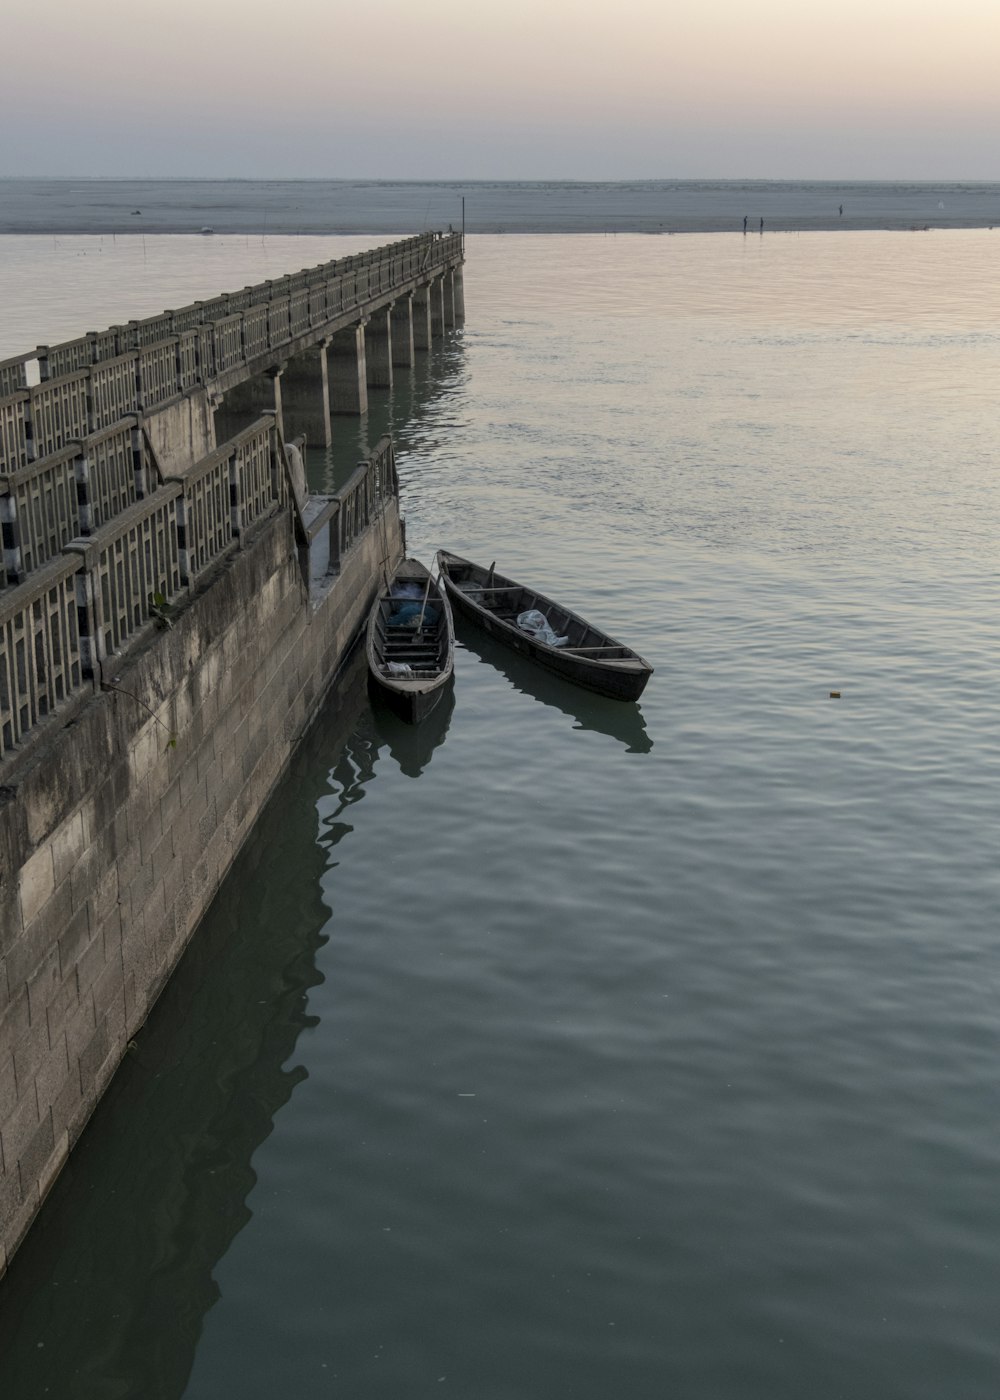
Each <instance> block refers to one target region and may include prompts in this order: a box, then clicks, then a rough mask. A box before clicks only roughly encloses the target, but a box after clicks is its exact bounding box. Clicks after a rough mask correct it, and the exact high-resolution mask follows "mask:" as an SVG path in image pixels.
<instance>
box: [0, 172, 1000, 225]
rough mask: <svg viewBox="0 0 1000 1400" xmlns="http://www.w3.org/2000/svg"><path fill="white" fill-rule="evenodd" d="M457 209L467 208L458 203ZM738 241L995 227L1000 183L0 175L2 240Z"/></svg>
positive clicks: (999, 212)
mask: <svg viewBox="0 0 1000 1400" xmlns="http://www.w3.org/2000/svg"><path fill="white" fill-rule="evenodd" d="M463 201H464V207H463ZM463 215H464V221H465V229H466V231H467V232H468V233H561V234H565V233H590V234H602V233H607V234H612V233H649V234H671V233H721V232H730V233H733V232H735V233H741V232H743V229H744V220H745V221H746V232H747V233H749V234H759V233H760V232H762V231H763V232H765V233H783V232H819V231H824V230H827V231H828V230H833V229H887V230H888V229H917V230H922V229H931V228H990V227H993V226H1000V184H958V183H954V184H928V183H903V182H898V183H885V184H879V183H875V182H859V183H836V182H833V181H771V180H714V181H710V180H634V181H615V182H601V181H594V182H580V181H524V182H522V181H466V182H461V181H442V182H420V181H383V180H367V181H366V180H74V179H59V180H57V179H49V180H34V179H32V180H29V179H0V233H4V234H114V235H119V234H142V233H149V234H154V233H172V234H178V233H193V234H198V233H226V234H233V233H246V234H255V235H256V234H261V235H266V234H269V233H271V234H359V235H365V234H373V235H387V236H389V235H394V234H396V235H398V234H406V233H415V232H420V231H422V230H425V229H446V228H448V227H449V226H451V227H452V228H454V229H459V228H461V227H462V222H463Z"/></svg>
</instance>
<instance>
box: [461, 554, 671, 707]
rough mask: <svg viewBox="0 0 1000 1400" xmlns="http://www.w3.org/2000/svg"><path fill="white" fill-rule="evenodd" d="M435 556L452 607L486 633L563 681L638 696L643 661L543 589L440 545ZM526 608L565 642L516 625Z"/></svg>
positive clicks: (648, 669)
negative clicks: (556, 643) (543, 638)
mask: <svg viewBox="0 0 1000 1400" xmlns="http://www.w3.org/2000/svg"><path fill="white" fill-rule="evenodd" d="M437 560H438V570H439V572H440V575H441V582H442V583H443V584H444V591H445V592H446V593H447V595H448V597H449V598H450V599H451V602H452V603H453V605H454V607H455V609H456V611H457V612H459V613H460V614H461V615H462V616H463V617H467V618H468V619H469V620H470V622H474V623H475V624H476V625H477V626H479V627H482V628H483V630H484V631H486V632H488V633H489V635H490V636H491V637H496V638H497V640H498V641H501V642H504V643H505V644H506V645H507V646H509V647H513V649H514V650H515V651H519V652H521V654H522V655H524V656H529V657H531V659H532V660H533V661H537V662H538V664H539V665H540V666H544V667H545V669H546V670H547V671H551V672H553V674H555V675H557V676H562V677H563V679H564V680H567V681H572V682H573V684H574V685H582V686H584V687H585V688H586V689H587V690H593V691H596V692H597V694H598V695H607V696H609V697H610V698H611V699H613V700H638V698H639V696H640V695H641V694H642V692H643V690H644V689H645V688H646V682H647V681H648V680H649V678H650V676H651V675H652V674H653V668H652V666H650V664H649V662H648V661H644V660H643V658H642V657H641V656H640V655H639V654H638V652H635V651H633V650H632V649H631V647H627V646H625V645H623V643H621V642H616V641H615V639H614V638H613V637H609V636H608V634H607V633H606V632H602V631H601V630H600V628H598V627H595V626H594V625H593V624H592V623H590V622H585V621H584V619H583V618H582V617H578V616H577V614H576V613H574V612H570V611H569V609H568V608H564V607H563V606H562V605H561V604H560V603H554V602H553V601H552V599H551V598H546V596H545V595H544V593H539V592H538V591H537V589H534V588H528V587H526V586H525V585H524V584H520V583H515V582H514V580H513V579H509V578H505V577H504V576H503V575H502V574H498V573H497V572H496V570H495V569H494V567H493V565H492V564H491V565H490V567H489V568H488V569H486V568H483V567H482V565H480V564H473V563H472V562H471V561H470V560H468V559H462V558H461V557H460V556H459V555H457V554H449V553H448V551H447V550H444V549H441V550H439V551H438V556H437ZM529 611H537V612H540V613H541V614H542V615H543V617H544V618H545V620H546V622H547V623H548V625H549V627H550V628H551V629H552V631H553V633H554V634H555V635H556V636H557V637H565V638H566V641H565V643H564V644H563V645H561V646H553V645H551V644H550V643H548V642H544V641H541V640H539V639H537V638H536V637H534V636H533V635H531V634H530V633H529V632H525V631H523V630H522V629H521V628H520V627H518V625H517V618H518V615H519V614H521V613H525V612H529Z"/></svg>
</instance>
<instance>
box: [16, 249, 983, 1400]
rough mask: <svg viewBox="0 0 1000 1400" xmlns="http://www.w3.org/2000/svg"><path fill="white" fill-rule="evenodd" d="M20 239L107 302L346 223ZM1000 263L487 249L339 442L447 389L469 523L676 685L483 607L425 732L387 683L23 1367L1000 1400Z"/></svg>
mask: <svg viewBox="0 0 1000 1400" xmlns="http://www.w3.org/2000/svg"><path fill="white" fill-rule="evenodd" d="M9 242H10V243H11V245H13V244H15V243H16V244H17V245H18V247H19V252H18V257H19V258H20V262H19V266H20V268H21V271H20V273H19V275H18V278H17V279H16V286H13V287H12V295H11V296H10V297H9V298H8V302H9V304H10V305H11V306H12V307H13V310H12V311H11V313H10V314H11V317H12V318H14V320H16V318H17V317H18V316H22V319H24V318H30V315H31V308H32V299H33V298H34V300H35V301H36V302H37V301H38V300H39V299H40V297H41V294H42V293H41V289H42V287H43V285H44V286H46V287H48V289H49V291H48V303H47V305H49V306H50V307H51V308H52V309H53V314H55V312H56V310H57V311H58V315H59V316H61V317H63V319H64V320H69V319H71V318H72V319H73V320H74V324H73V326H72V327H67V328H66V329H64V330H63V332H62V333H63V334H70V333H73V332H74V331H76V330H82V329H86V328H88V326H89V325H90V324H94V325H95V326H96V325H97V324H98V323H100V324H104V323H107V322H110V321H112V320H114V319H116V317H117V316H119V315H120V314H122V312H121V311H119V310H118V309H117V307H116V306H113V305H112V302H113V301H114V299H115V297H118V298H119V300H120V299H121V296H122V292H123V290H127V291H129V292H130V293H131V295H132V297H133V302H134V303H142V304H141V305H136V304H133V307H132V309H131V311H129V312H128V314H131V315H140V314H144V313H146V312H147V311H150V312H151V311H155V310H157V309H159V306H160V305H162V304H164V303H173V304H177V303H180V302H182V301H184V300H186V299H189V298H190V297H191V296H194V295H199V294H201V293H199V292H198V291H196V290H192V288H193V286H194V284H195V283H197V281H198V279H199V277H201V278H203V279H206V278H207V279H208V280H209V281H210V282H211V287H210V288H209V290H215V289H217V288H218V287H221V286H225V285H234V286H235V285H240V284H242V282H244V281H248V280H251V278H253V277H257V276H261V275H275V273H273V272H272V273H263V272H261V271H260V269H259V268H256V269H255V268H254V266H253V265H252V264H253V259H254V257H255V256H256V254H257V253H261V252H266V254H267V257H268V258H269V259H270V262H269V266H274V264H276V263H279V262H282V259H283V260H284V266H283V267H282V268H280V269H278V270H284V268H285V267H296V266H301V265H305V264H308V263H311V262H316V261H319V260H320V258H321V257H324V256H331V255H332V254H331V252H330V251H328V250H329V249H331V248H332V249H333V251H334V252H336V246H335V245H336V244H337V240H329V239H326V240H318V239H296V240H288V241H287V244H286V243H285V241H284V240H279V239H273V240H268V241H267V245H266V247H264V246H263V245H260V244H258V245H257V249H256V253H255V252H254V249H253V246H252V245H250V244H247V243H245V242H244V240H236V242H235V244H233V245H232V248H231V251H232V255H233V263H232V268H231V271H232V275H230V276H223V275H221V274H222V273H223V272H224V271H226V268H225V267H223V266H222V265H220V263H219V261H218V257H219V254H218V249H219V248H220V247H223V246H224V242H225V241H224V240H218V241H216V240H205V241H203V242H201V243H199V242H198V241H197V240H182V239H164V240H152V239H149V240H147V249H146V254H145V257H146V259H147V262H146V263H145V264H143V263H141V262H140V261H139V260H138V257H137V254H136V252H135V250H134V249H133V250H132V251H130V252H128V253H127V254H122V253H121V252H120V251H119V252H114V251H113V252H111V253H109V251H108V248H107V243H105V249H104V251H103V252H100V253H98V252H95V248H96V244H97V240H89V241H88V240H61V242H62V245H63V249H62V251H63V254H64V263H65V265H66V266H69V265H70V264H69V255H68V252H67V249H69V248H70V247H71V246H72V252H73V253H74V255H77V256H78V257H79V258H82V257H83V256H84V254H86V256H87V257H89V258H90V262H89V263H88V264H87V266H88V268H93V267H94V265H95V263H97V264H99V265H100V266H101V267H102V268H103V269H104V271H102V272H101V274H100V277H96V278H95V277H91V278H89V279H88V280H87V285H86V286H81V285H78V283H77V282H74V283H72V284H70V283H67V282H64V283H63V284H62V290H61V291H58V293H57V291H56V289H55V288H54V284H53V268H52V262H51V259H50V257H49V253H48V251H47V249H46V248H43V247H42V244H43V243H45V240H40V241H38V243H37V244H35V245H34V246H33V245H32V243H31V240H27V239H24V240H9ZM51 242H52V240H48V244H51ZM239 247H243V250H244V252H243V254H239V253H238V248H239ZM995 247H996V245H995V238H994V236H993V235H991V234H990V233H988V232H982V233H974V232H969V233H959V232H952V233H935V234H863V233H854V234H849V233H844V234H829V235H809V236H805V235H803V236H801V237H794V236H783V237H775V238H768V237H765V238H763V239H761V238H758V237H751V238H748V239H745V240H744V239H743V238H741V237H732V238H729V237H722V236H714V237H713V236H704V237H702V236H691V237H686V238H661V239H644V238H641V237H619V238H601V237H597V238H589V237H579V238H562V237H557V236H550V237H548V238H538V239H535V238H506V239H492V238H486V237H484V238H475V239H470V242H469V264H468V268H467V277H466V287H467V291H466V297H467V308H468V317H469V319H468V324H467V327H466V329H465V331H464V333H462V334H460V335H456V336H454V337H452V338H451V339H450V340H448V341H447V342H446V343H445V344H443V346H441V347H440V348H438V349H436V350H435V352H434V354H433V356H432V357H431V362H430V364H427V363H424V364H422V365H421V366H420V367H419V368H418V370H417V371H415V372H414V374H413V375H412V376H411V375H404V376H402V377H401V378H400V380H399V382H397V385H396V388H395V390H394V391H393V394H392V395H391V396H389V395H386V394H383V395H377V396H375V397H374V398H373V407H372V411H371V414H370V415H369V418H368V419H367V420H365V421H364V422H363V423H362V424H361V425H360V428H359V427H358V425H357V424H355V423H353V422H351V423H347V424H346V425H338V426H340V428H341V432H340V437H339V440H338V443H337V445H336V448H335V450H334V452H333V453H332V454H329V456H326V457H324V456H323V455H322V454H316V455H314V457H313V459H312V461H311V464H310V469H311V471H312V473H313V476H314V479H315V480H316V481H317V483H324V482H330V481H333V480H336V479H339V478H341V477H342V475H343V473H344V472H345V471H346V470H348V468H349V466H350V464H351V463H352V462H353V461H354V460H355V459H356V458H357V457H358V456H359V455H361V453H362V452H363V450H364V448H365V446H366V443H367V441H369V440H370V441H373V440H374V439H375V438H376V437H377V436H378V435H379V433H381V432H382V431H384V430H385V429H386V428H387V427H391V428H392V430H393V431H394V432H395V433H396V436H397V442H398V451H399V461H400V470H401V475H402V477H403V481H404V493H405V494H404V500H405V507H406V513H407V518H408V536H409V542H410V547H411V549H412V551H413V552H415V553H416V554H417V555H418V556H420V557H422V558H424V559H426V560H429V559H430V557H431V556H432V554H433V551H434V549H435V548H437V547H438V546H439V545H445V546H448V547H450V548H453V549H455V550H457V551H459V552H461V553H467V554H469V555H470V556H472V557H473V558H476V559H479V560H483V561H485V562H489V560H490V559H493V558H495V559H496V560H497V563H498V566H499V567H502V568H503V569H504V571H505V572H508V573H511V574H513V575H514V576H523V577H524V578H525V579H526V580H530V581H534V582H537V583H538V584H539V585H540V586H542V587H543V588H544V589H545V591H546V592H549V593H552V594H554V595H556V596H557V597H560V598H564V599H565V600H566V602H568V603H569V604H570V605H572V606H574V607H576V608H577V609H578V610H579V611H581V612H583V613H584V614H586V615H591V616H592V617H593V618H594V620H595V621H597V622H599V623H601V624H602V625H604V626H606V627H607V628H608V629H609V630H611V631H612V632H614V633H616V634H618V635H620V636H622V637H624V638H625V639H627V640H628V641H629V642H630V643H632V644H633V645H634V646H635V647H637V648H638V649H639V650H640V651H641V652H642V653H643V654H644V655H646V656H647V657H648V658H649V659H650V661H651V662H652V663H653V665H654V666H655V667H656V674H655V676H654V678H653V680H652V682H651V683H650V686H649V688H648V690H647V692H646V695H645V696H644V697H643V700H642V702H641V705H640V706H639V707H628V706H615V705H613V704H612V703H611V702H608V703H603V702H601V701H599V700H596V699H593V698H588V697H587V696H585V695H584V694H583V693H580V694H577V693H576V692H574V691H572V690H570V689H567V688H565V687H562V686H560V685H559V684H557V683H556V682H555V681H547V680H544V679H543V678H541V677H539V676H537V675H535V674H534V672H533V671H532V670H531V669H530V668H526V667H525V666H524V665H523V663H519V662H517V661H516V660H515V659H510V658H507V657H506V656H505V655H504V654H503V653H502V652H498V651H497V650H496V649H494V648H487V647H485V646H483V645H482V644H480V643H479V642H478V641H477V640H476V638H475V635H474V634H466V633H463V634H462V640H463V644H462V646H461V648H460V651H459V656H458V676H457V685H456V689H455V699H454V704H453V707H451V708H450V709H449V711H448V713H446V714H445V715H444V716H442V717H441V719H440V721H439V722H437V723H435V724H434V727H433V729H432V730H431V731H430V732H429V733H427V734H414V733H413V732H410V731H406V730H405V729H403V728H402V727H400V726H397V725H394V724H393V723H392V722H391V721H390V719H389V718H387V717H386V716H385V715H383V714H382V713H381V712H378V711H372V710H371V708H370V707H369V703H368V700H367V698H366V694H365V688H364V676H363V673H361V672H360V671H359V670H358V668H357V666H355V668H354V669H353V671H352V673H351V676H350V683H349V684H348V685H347V686H345V688H344V691H343V694H342V695H341V696H340V697H339V699H338V701H337V703H336V704H335V705H333V706H331V707H330V708H329V710H328V711H327V712H326V713H324V714H323V715H322V717H321V718H320V720H319V722H318V724H317V725H316V727H315V728H314V730H313V731H312V733H311V734H310V736H309V738H308V740H307V741H306V742H305V743H304V744H303V746H302V747H301V749H300V750H299V752H298V754H297V756H296V759H295V762H294V765H293V768H292V771H291V773H290V775H289V777H288V779H287V781H286V782H285V783H284V784H283V786H282V788H281V790H280V792H279V793H278V795H277V796H276V798H275V800H274V802H273V804H272V806H271V808H270V809H269V811H268V813H267V815H266V816H265V818H264V820H263V821H262V822H261V824H260V826H259V827H258V830H257V831H256V832H255V834H254V836H253V838H252V840H251V843H250V845H249V846H248V847H247V849H246V850H245V851H244V852H243V854H242V855H241V857H240V860H239V862H238V864H237V867H236V869H235V870H234V872H233V874H232V877H231V878H230V880H229V881H228V883H227V885H226V887H225V889H224V891H223V893H222V894H221V896H220V897H219V899H218V900H217V902H216V905H215V906H214V908H213V910H212V911H211V913H210V915H209V916H208V918H207V920H206V922H205V924H204V926H203V929H202V931H201V932H200V934H199V936H198V938H197V940H196V941H195V943H194V945H193V946H192V949H191V950H190V953H189V955H188V957H187V959H186V960H185V962H184V964H183V966H182V968H181V969H180V972H179V974H178V976H177V977H176V978H175V980H174V982H173V983H172V985H171V986H170V987H169V988H168V990H167V992H166V993H165V995H164V997H163V999H162V1000H161V1003H160V1005H159V1007H158V1008H157V1010H156V1012H155V1014H154V1015H153V1017H152V1018H151V1020H150V1022H149V1024H148V1026H147V1027H146V1029H145V1030H144V1031H143V1033H142V1034H140V1036H139V1037H138V1039H137V1043H136V1046H135V1050H134V1052H133V1053H132V1054H130V1056H129V1057H128V1060H127V1063H126V1065H125V1067H124V1068H123V1070H122V1071H121V1073H120V1074H119V1076H118V1078H117V1080H116V1082H115V1084H114V1086H113V1088H112V1090H111V1092H110V1094H109V1096H108V1098H107V1099H106V1101H105V1103H104V1104H103V1105H102V1107H101V1109H100V1110H99V1111H98V1114H97V1115H96V1116H95V1119H94V1122H93V1127H92V1130H91V1131H89V1132H88V1134H87V1135H86V1137H85V1139H84V1140H83V1141H82V1142H81V1144H80V1146H79V1149H78V1151H77V1152H76V1153H75V1155H74V1158H73V1163H72V1166H71V1168H70V1169H69V1170H68V1171H67V1172H66V1173H65V1175H64V1177H63V1178H62V1179H61V1181H60V1182H59V1184H58V1186H57V1188H56V1190H55V1191H54V1193H53V1196H52V1198H51V1200H50V1203H49V1204H48V1206H47V1207H46V1211H45V1214H44V1218H43V1220H42V1221H41V1223H40V1224H39V1226H38V1227H36V1229H35V1230H34V1232H33V1233H32V1235H31V1236H30V1237H29V1240H28V1242H27V1243H26V1245H25V1246H24V1247H23V1249H22V1250H21V1252H20V1253H19V1255H18V1256H17V1258H16V1259H15V1261H14V1265H13V1267H12V1269H11V1271H10V1273H9V1275H8V1277H7V1279H6V1280H5V1281H4V1283H3V1284H2V1285H0V1334H2V1341H0V1394H3V1395H4V1396H7V1395H10V1396H16V1397H18V1400H36V1397H41V1396H43V1395H53V1396H60V1397H65V1396H73V1397H74V1400H118V1398H119V1397H121V1398H122V1400H130V1397H139V1396H142V1397H155V1400H180V1398H181V1397H184V1400H222V1398H223V1397H225V1400H228V1397H235V1396H239V1397H240V1400H271V1397H275V1396H278V1395H282V1396H284V1395H288V1396H295V1397H301V1400H319V1397H327V1396H343V1397H347V1398H348V1400H398V1397H402V1396H406V1397H421V1396H444V1395H449V1394H450V1395H454V1396H460V1397H463V1400H570V1397H572V1398H573V1400H608V1397H618V1396H623V1397H625V1396H628V1397H635V1398H636V1400H661V1397H664V1396H677V1397H683V1400H801V1397H803V1396H808V1397H810V1398H811V1400H834V1397H850V1400H896V1398H897V1397H898V1400H940V1397H942V1396H948V1397H951V1398H952V1400H972V1398H973V1397H983V1398H984V1400H986V1397H994V1396H995V1395H996V1393H997V1389H998V1384H1000V1368H998V1362H1000V1335H998V1327H997V1314H998V1308H1000V1265H998V1263H997V1258H998V1245H1000V1239H998V1236H1000V1192H998V1190H997V1181H998V1177H1000V1139H998V1135H997V1121H998V1116H1000V1093H998V1087H997V1083H998V1080H997V1061H998V1056H1000V1029H998V1020H997V998H998V993H1000V952H998V946H997V945H998V940H997V928H998V915H997V908H998V900H1000V878H998V861H997V832H998V830H1000V743H998V735H997V725H996V707H997V695H998V690H1000V665H998V660H997V643H998V636H997V632H998V625H997V618H998V616H1000V579H998V571H997V556H996V539H997V535H998V528H1000V485H998V477H997V473H996V471H995V465H994V455H995V451H996V442H997V438H998V431H997V430H998V421H997V417H998V415H997V408H996V385H997V383H998V382H1000V329H998V326H997V321H996V308H997V306H998V304H1000V265H998V263H997V260H996V256H995ZM11 251H13V249H11ZM244 254H245V255H246V256H245V257H244ZM286 255H287V256H286ZM240 258H243V261H239V259H240ZM203 259H210V260H211V261H210V265H209V263H206V262H204V261H203ZM6 265H7V266H8V267H9V266H11V261H10V260H9V259H8V263H7V264H6ZM178 268H180V269H181V270H182V272H183V276H184V277H186V278H187V281H186V282H185V284H184V287H183V288H179V290H178V291H177V294H176V295H174V294H173V293H171V292H170V291H169V290H164V282H165V281H166V280H168V279H169V276H170V275H174V274H176V272H177V269H178ZM32 278H34V283H32ZM129 278H131V281H129V280H128V279H129ZM0 280H2V279H0ZM177 280H178V282H179V281H180V278H178V279H177ZM151 287H152V293H151V291H150V288H151ZM154 293H155V297H154V299H155V301H156V304H155V305H147V303H148V300H149V296H150V295H151V294H154ZM102 297H103V298H104V299H105V302H106V304H107V313H106V314H101V312H100V307H101V305H102V304H103V303H102V301H101V298H102ZM57 301H58V307H57V308H56V306H55V303H56V302H57ZM40 320H44V317H40V316H39V315H38V314H36V315H35V320H34V322H33V328H32V329H31V331H30V333H29V332H28V331H27V329H24V333H19V335H18V337H17V343H15V344H13V345H10V346H8V347H6V351H5V352H6V353H13V352H14V351H15V350H17V349H19V348H23V347H24V346H26V345H30V344H33V343H35V341H37V340H45V339H56V338H58V335H57V334H54V333H52V332H50V330H49V329H48V328H47V327H45V326H43V325H41V324H39V321H40ZM8 329H9V327H8ZM831 691H840V692H841V697H842V698H840V699H839V700H833V699H831V698H830V692H831Z"/></svg>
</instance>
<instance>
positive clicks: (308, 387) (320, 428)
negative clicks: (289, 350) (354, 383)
mask: <svg viewBox="0 0 1000 1400" xmlns="http://www.w3.org/2000/svg"><path fill="white" fill-rule="evenodd" d="M329 344H330V342H329V340H321V341H320V342H319V344H318V345H314V346H313V347H312V348H311V349H309V350H305V351H303V353H302V354H301V355H293V356H292V357H291V359H289V361H288V363H287V365H286V366H285V373H284V375H283V379H282V390H281V399H282V413H283V416H284V422H285V433H286V435H287V437H288V438H289V439H291V438H295V437H299V436H301V434H303V433H304V434H305V436H306V441H307V442H309V443H311V444H312V445H313V446H314V447H329V446H330V444H331V442H332V441H333V433H332V431H331V428H330V374H329V368H328V366H327V359H326V352H327V347H328V345H329Z"/></svg>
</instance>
